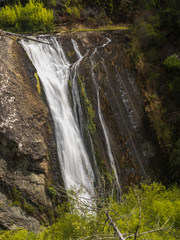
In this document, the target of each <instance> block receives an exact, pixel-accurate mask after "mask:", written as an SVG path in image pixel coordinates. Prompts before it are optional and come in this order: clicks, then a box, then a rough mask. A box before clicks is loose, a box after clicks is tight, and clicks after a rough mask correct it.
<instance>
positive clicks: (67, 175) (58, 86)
mask: <svg viewBox="0 0 180 240" xmlns="http://www.w3.org/2000/svg"><path fill="white" fill-rule="evenodd" d="M46 41H47V40H46ZM48 41H49V43H50V44H51V45H47V44H42V43H36V42H32V41H25V40H22V41H21V44H22V46H23V48H24V49H25V51H26V53H27V54H28V56H29V58H30V59H31V61H32V63H33V64H34V66H35V68H36V69H37V73H38V75H39V77H40V80H41V83H42V85H43V89H44V91H45V94H46V98H47V101H48V105H49V108H50V111H51V114H52V118H53V121H54V129H55V136H56V143H57V152H58V158H59V162H60V167H61V172H62V177H63V180H64V184H65V187H66V189H72V188H77V189H79V188H83V189H84V192H83V193H82V197H83V198H88V199H90V198H91V196H92V195H93V194H94V179H95V176H94V173H93V170H92V166H91V163H90V159H89V157H88V154H87V151H86V149H85V146H84V143H83V140H82V136H81V131H80V128H79V123H78V118H77V115H75V116H74V114H73V111H72V108H71V106H70V102H69V96H68V81H69V79H72V80H73V81H75V75H76V71H77V68H78V65H79V63H80V61H81V60H82V58H83V56H82V55H81V54H79V55H78V60H77V61H76V62H75V63H74V64H72V65H71V64H70V63H69V62H68V60H67V58H66V55H65V53H64V51H63V48H62V46H61V44H60V42H59V41H58V40H57V39H56V38H55V37H51V38H49V40H48ZM72 42H73V46H74V50H75V52H76V53H77V52H79V51H77V50H78V47H77V45H76V43H75V41H73V40H72ZM71 72H73V74H74V75H73V76H72V75H71ZM73 87H74V91H73V92H74V95H73V99H74V104H75V105H74V107H75V108H76V107H77V106H78V108H79V109H80V108H81V107H80V100H79V95H78V91H77V85H76V84H74V85H73ZM80 111H81V110H80Z"/></svg>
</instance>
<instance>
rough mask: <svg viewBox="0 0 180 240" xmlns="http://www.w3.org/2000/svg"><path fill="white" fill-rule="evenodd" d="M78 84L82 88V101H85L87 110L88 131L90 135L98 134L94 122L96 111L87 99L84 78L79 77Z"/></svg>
mask: <svg viewBox="0 0 180 240" xmlns="http://www.w3.org/2000/svg"><path fill="white" fill-rule="evenodd" d="M78 84H79V88H80V93H81V99H82V100H83V103H84V106H85V110H86V113H87V116H88V120H89V123H88V129H89V131H90V133H91V134H93V133H95V132H96V125H95V122H94V117H95V113H94V109H93V106H92V104H91V101H90V100H89V99H88V98H87V95H86V90H85V84H84V78H83V77H79V76H78Z"/></svg>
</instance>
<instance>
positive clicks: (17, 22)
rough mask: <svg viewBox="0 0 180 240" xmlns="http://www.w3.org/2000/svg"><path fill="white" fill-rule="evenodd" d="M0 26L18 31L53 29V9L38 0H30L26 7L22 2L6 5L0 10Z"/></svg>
mask: <svg viewBox="0 0 180 240" xmlns="http://www.w3.org/2000/svg"><path fill="white" fill-rule="evenodd" d="M0 28H2V29H3V30H10V31H17V32H37V31H51V30H52V29H53V11H52V10H48V9H46V8H44V5H43V3H41V2H36V0H29V3H27V4H26V5H25V6H24V7H23V6H22V5H21V3H18V4H15V5H14V6H5V7H4V8H2V10H1V11H0Z"/></svg>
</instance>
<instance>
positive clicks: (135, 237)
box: [134, 190, 141, 240]
mask: <svg viewBox="0 0 180 240" xmlns="http://www.w3.org/2000/svg"><path fill="white" fill-rule="evenodd" d="M135 195H136V198H137V201H138V206H139V222H138V225H137V227H136V232H135V235H134V240H136V239H137V233H138V230H139V227H140V223H141V203H140V200H139V196H138V194H137V192H136V190H135Z"/></svg>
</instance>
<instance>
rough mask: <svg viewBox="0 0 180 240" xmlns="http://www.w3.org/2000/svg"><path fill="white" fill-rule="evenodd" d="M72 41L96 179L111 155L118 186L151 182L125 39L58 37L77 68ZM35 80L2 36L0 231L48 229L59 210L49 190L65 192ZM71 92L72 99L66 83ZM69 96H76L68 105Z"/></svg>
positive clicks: (122, 35) (150, 151) (148, 146)
mask: <svg viewBox="0 0 180 240" xmlns="http://www.w3.org/2000/svg"><path fill="white" fill-rule="evenodd" d="M72 38H73V39H74V40H76V42H77V44H78V46H79V49H80V52H81V54H82V55H84V58H83V60H82V61H81V64H80V67H79V68H78V69H77V72H78V74H77V79H76V80H77V85H78V87H79V93H80V101H81V104H82V109H83V114H84V116H83V126H82V129H83V130H82V131H84V132H83V134H82V135H83V139H84V142H85V144H86V148H87V151H88V152H89V155H90V158H91V159H94V158H96V162H97V165H98V168H99V172H110V173H111V174H112V175H113V169H112V163H111V160H110V155H111V156H113V157H114V162H115V163H114V164H115V167H116V169H117V175H118V179H119V180H120V182H121V186H122V187H123V186H127V185H128V184H132V183H137V182H139V181H141V179H142V177H143V178H146V177H147V176H149V175H151V171H150V168H149V166H150V165H151V164H152V158H153V156H154V154H155V151H154V149H155V148H154V147H153V144H152V142H151V140H150V137H151V133H150V132H149V128H148V127H147V124H144V123H145V120H146V116H145V113H144V103H143V99H142V96H141V93H140V90H139V87H138V85H137V83H136V80H135V79H136V78H135V73H134V70H133V66H132V65H131V62H130V59H129V57H128V47H127V46H128V42H129V35H128V33H127V32H122V31H117V32H113V33H112V32H106V33H102V32H98V33H64V34H61V36H60V41H61V43H62V45H63V49H64V51H65V53H66V56H67V58H68V59H69V61H70V62H71V63H74V62H75V61H77V56H76V53H75V50H74V47H73V45H72V40H71V39H72ZM107 42H108V44H105V43H107ZM35 72H36V71H35V69H34V67H33V66H32V64H31V63H30V61H29V59H28V58H27V56H26V54H25V52H24V51H23V50H22V48H21V46H19V45H18V43H17V42H16V41H14V40H12V39H10V38H8V37H6V36H1V37H0V99H1V105H0V166H1V168H0V227H1V228H2V229H14V228H16V227H23V228H27V229H30V230H32V231H38V229H39V227H40V223H42V222H45V223H48V222H50V221H51V220H53V217H54V216H53V215H54V212H55V210H54V209H55V205H56V204H57V202H56V203H55V200H54V196H53V197H52V199H51V192H52V182H53V183H54V186H53V187H55V189H56V191H57V194H58V189H59V184H61V185H62V177H61V174H60V167H59V163H58V160H57V154H56V144H55V140H54V133H53V126H52V125H53V124H52V120H51V117H50V113H49V110H48V108H47V104H45V102H46V99H45V97H44V94H43V95H40V94H39V93H38V90H37V88H39V87H38V84H39V83H38V79H37V78H35V75H34V73H35ZM36 85H37V87H36ZM69 90H70V91H72V83H71V82H69ZM71 93H72V92H71ZM71 96H73V93H72V94H70V96H69V97H70V99H71ZM71 100H72V99H71ZM79 116H80V114H79ZM102 119H103V120H102ZM102 123H104V126H103V124H102ZM104 129H105V130H106V134H105V130H104ZM90 135H91V137H89V136H90ZM106 135H107V136H108V138H109V146H110V147H111V149H110V147H109V146H108V143H107V139H106V138H107V137H106ZM92 146H93V150H92ZM93 156H95V157H94V158H93ZM92 165H93V164H92ZM93 167H94V172H96V173H97V169H96V166H95V165H94V166H93ZM97 175H98V173H97ZM52 180H53V181H52ZM97 181H98V177H97ZM48 190H49V191H48ZM53 190H54V189H53ZM53 192H54V191H53ZM57 199H60V198H59V197H58V198H57ZM56 201H57V200H56ZM58 201H59V200H58Z"/></svg>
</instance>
